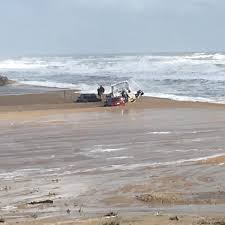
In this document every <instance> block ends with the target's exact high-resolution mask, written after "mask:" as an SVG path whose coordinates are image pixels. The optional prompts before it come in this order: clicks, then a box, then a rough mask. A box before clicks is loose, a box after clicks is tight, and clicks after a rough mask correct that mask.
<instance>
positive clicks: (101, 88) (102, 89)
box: [97, 85, 105, 99]
mask: <svg viewBox="0 0 225 225" xmlns="http://www.w3.org/2000/svg"><path fill="white" fill-rule="evenodd" d="M97 92H98V97H99V98H100V99H102V95H103V94H104V92H105V88H104V87H103V86H102V85H100V87H99V88H98V89H97Z"/></svg>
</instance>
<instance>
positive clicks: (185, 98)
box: [145, 93, 225, 104]
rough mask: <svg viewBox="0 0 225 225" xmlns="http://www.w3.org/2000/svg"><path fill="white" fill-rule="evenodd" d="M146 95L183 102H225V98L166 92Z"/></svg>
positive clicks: (146, 94)
mask: <svg viewBox="0 0 225 225" xmlns="http://www.w3.org/2000/svg"><path fill="white" fill-rule="evenodd" d="M145 96H149V97H155V98H164V99H171V100H175V101H182V102H206V103H217V104H225V99H224V101H222V100H216V99H210V98H203V97H191V96H181V95H174V94H164V93H145Z"/></svg>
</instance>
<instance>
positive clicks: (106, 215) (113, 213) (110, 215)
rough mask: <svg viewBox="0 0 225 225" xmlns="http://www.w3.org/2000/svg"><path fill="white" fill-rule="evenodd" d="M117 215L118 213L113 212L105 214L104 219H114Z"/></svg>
mask: <svg viewBox="0 0 225 225" xmlns="http://www.w3.org/2000/svg"><path fill="white" fill-rule="evenodd" d="M117 215H118V213H115V212H109V213H107V214H105V215H104V217H115V216H117Z"/></svg>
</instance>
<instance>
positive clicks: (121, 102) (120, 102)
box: [106, 96, 126, 106]
mask: <svg viewBox="0 0 225 225" xmlns="http://www.w3.org/2000/svg"><path fill="white" fill-rule="evenodd" d="M125 103H126V100H125V98H124V97H121V96H120V97H110V98H108V99H107V100H106V106H125Z"/></svg>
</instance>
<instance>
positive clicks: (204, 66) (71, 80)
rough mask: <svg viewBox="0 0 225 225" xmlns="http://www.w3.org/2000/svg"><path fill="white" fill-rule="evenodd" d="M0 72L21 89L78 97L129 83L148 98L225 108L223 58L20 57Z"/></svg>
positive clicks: (6, 63) (201, 55)
mask: <svg viewBox="0 0 225 225" xmlns="http://www.w3.org/2000/svg"><path fill="white" fill-rule="evenodd" d="M0 73H3V74H6V75H7V76H8V77H9V78H10V79H12V80H16V81H18V82H20V83H22V84H26V85H34V86H42V87H51V88H52V87H54V88H63V89H65V88H70V89H78V90H81V91H83V92H96V89H97V87H98V85H100V84H102V85H104V86H106V89H107V91H109V90H110V85H111V84H112V83H116V82H120V81H123V80H128V81H129V82H130V83H131V88H132V89H134V90H135V91H136V90H137V89H142V90H143V91H144V92H145V93H146V95H148V96H153V97H160V98H169V99H174V100H178V101H200V102H217V103H225V91H224V86H225V54H223V53H210V54H206V53H193V54H164V55H162V54H161V55H160V54H158V55H157V54H152V55H111V56H110V55H103V56H82V57H72V56H71V57H30V58H28V57H26V58H25V57H23V58H15V59H6V60H0Z"/></svg>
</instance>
